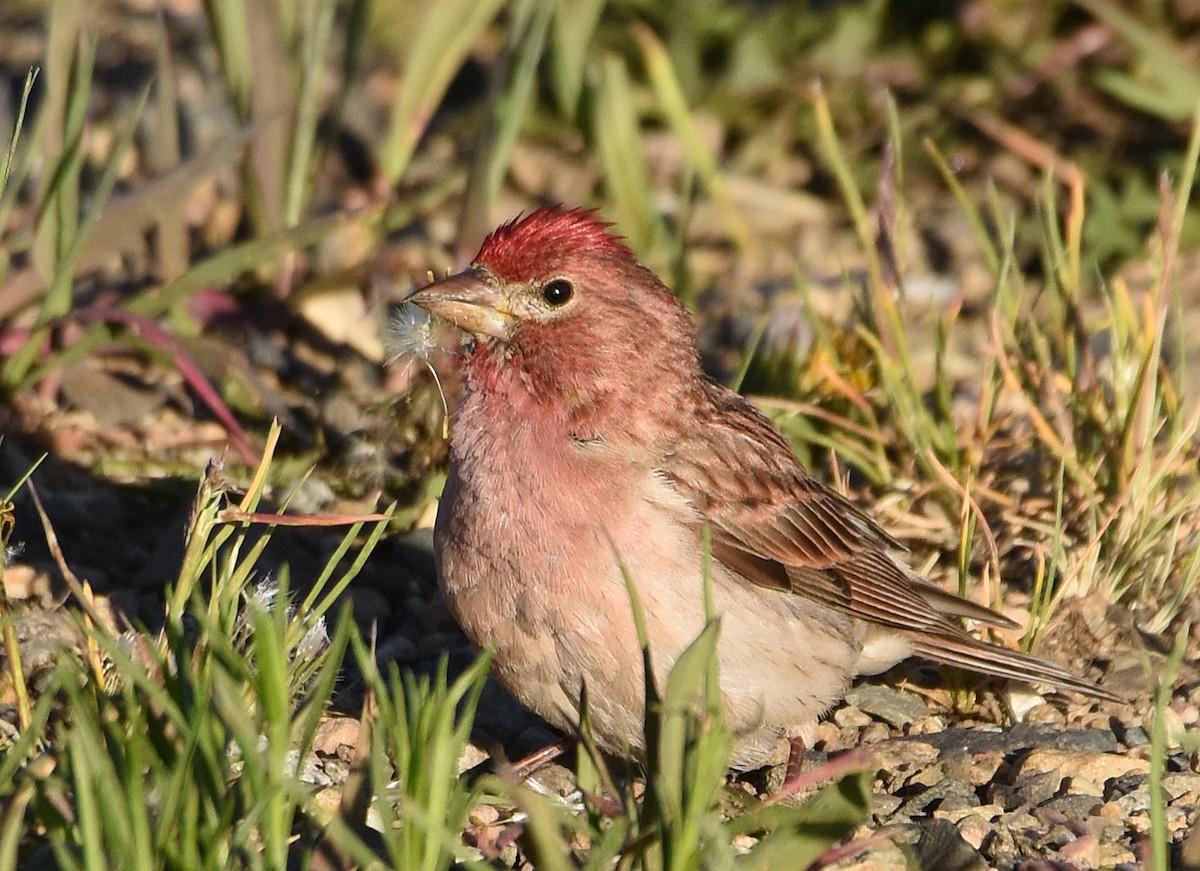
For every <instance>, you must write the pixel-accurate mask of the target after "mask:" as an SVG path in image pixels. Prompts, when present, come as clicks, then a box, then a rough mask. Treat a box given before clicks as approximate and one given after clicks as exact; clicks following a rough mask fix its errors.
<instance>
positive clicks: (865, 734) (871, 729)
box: [859, 723, 892, 744]
mask: <svg viewBox="0 0 1200 871" xmlns="http://www.w3.org/2000/svg"><path fill="white" fill-rule="evenodd" d="M891 737H892V733H891V730H890V729H888V727H887V726H886V725H885V724H883V723H872V724H871V725H869V726H867V727H866V728H865V729H863V730H862V734H861V735H860V736H859V740H860V741H861V742H862V743H863V744H882V743H883V742H884V741H887V740H888V739H889V738H891Z"/></svg>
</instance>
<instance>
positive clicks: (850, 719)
mask: <svg viewBox="0 0 1200 871" xmlns="http://www.w3.org/2000/svg"><path fill="white" fill-rule="evenodd" d="M833 721H834V722H835V723H837V724H838V725H839V726H841V727H842V728H843V729H861V728H863V727H864V726H869V725H871V718H870V717H869V716H867V715H866V714H864V713H863V712H862V711H860V710H859V709H858V708H855V707H853V706H851V705H845V706H843V707H840V708H838V709H837V710H836V711H834V712H833Z"/></svg>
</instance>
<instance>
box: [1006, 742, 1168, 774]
mask: <svg viewBox="0 0 1200 871" xmlns="http://www.w3.org/2000/svg"><path fill="white" fill-rule="evenodd" d="M1018 770H1019V771H1021V772H1025V771H1058V772H1059V773H1060V775H1061V776H1062V777H1080V778H1083V779H1085V780H1090V781H1092V782H1093V783H1105V782H1107V781H1108V780H1110V779H1111V778H1114V777H1120V776H1121V775H1122V774H1128V773H1130V772H1138V773H1145V772H1147V771H1149V770H1150V763H1149V762H1147V761H1146V760H1144V759H1135V758H1131V757H1129V756H1120V755H1118V754H1116V753H1086V752H1065V751H1062V750H1049V749H1046V748H1041V747H1039V748H1038V749H1036V750H1031V751H1030V752H1029V753H1028V754H1026V756H1025V758H1024V759H1022V760H1021V761H1020V763H1019V766H1018Z"/></svg>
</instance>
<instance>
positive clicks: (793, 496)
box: [660, 383, 1011, 633]
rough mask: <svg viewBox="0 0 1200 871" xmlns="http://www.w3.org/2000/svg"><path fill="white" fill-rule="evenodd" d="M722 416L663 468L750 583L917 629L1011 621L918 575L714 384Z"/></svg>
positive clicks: (886, 539) (870, 524)
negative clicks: (960, 619) (966, 620)
mask: <svg viewBox="0 0 1200 871" xmlns="http://www.w3.org/2000/svg"><path fill="white" fill-rule="evenodd" d="M709 394H710V395H709V399H710V401H711V402H712V403H713V409H712V410H713V413H711V414H709V415H706V416H705V420H704V425H703V426H702V427H700V428H699V430H698V431H696V432H693V433H687V434H684V435H683V436H682V437H681V438H679V439H678V440H677V442H676V443H675V445H674V449H673V450H672V451H671V453H670V454H669V455H668V456H667V457H666V458H665V461H664V462H663V464H662V468H661V469H660V472H661V473H662V474H663V475H665V476H666V477H667V478H668V480H670V481H671V482H672V483H673V485H674V486H675V487H676V488H677V489H678V490H679V491H680V492H681V493H682V494H683V495H684V496H686V498H687V499H688V500H689V502H690V503H691V504H692V505H693V506H694V507H695V509H696V510H697V511H698V512H699V514H700V515H701V516H702V517H703V518H704V519H705V520H706V521H707V522H708V523H709V525H710V527H711V533H712V551H713V558H714V559H716V560H718V561H719V562H721V563H723V564H724V565H726V566H727V567H729V568H731V569H733V570H734V571H736V572H737V573H738V574H740V575H742V576H743V577H745V578H746V579H747V580H750V581H753V582H754V583H757V584H761V585H763V586H767V587H773V588H776V589H780V590H787V591H790V592H793V593H796V594H798V595H801V596H805V597H807V598H809V599H812V600H813V601H815V602H818V603H820V604H822V605H825V606H827V607H830V608H835V609H837V610H839V611H843V612H845V613H848V614H850V615H852V616H854V617H858V618H860V619H863V620H868V621H871V622H873V623H879V624H883V625H886V626H891V627H894V628H896V629H903V630H910V631H914V632H944V631H951V632H954V633H958V632H961V629H959V627H958V626H957V624H955V623H954V622H953V621H952V620H951V619H950V618H951V617H954V616H969V617H972V618H974V619H979V620H983V621H985V622H988V623H992V624H996V625H1011V621H1009V620H1008V619H1007V618H1005V617H1002V616H1001V615H999V614H997V613H995V612H994V611H991V610H989V609H987V608H983V607H982V606H979V605H975V604H974V603H971V602H968V601H967V600H965V599H960V598H959V597H957V596H952V595H951V594H949V593H945V592H943V591H941V590H939V589H937V588H935V587H933V586H932V585H931V584H929V583H928V582H925V581H923V580H920V579H918V578H917V577H916V576H915V575H914V574H913V573H912V572H911V571H909V570H908V569H906V568H905V567H904V566H902V565H901V564H900V563H899V562H897V561H896V560H895V559H894V558H893V557H892V555H891V551H892V550H893V549H894V548H898V547H900V545H899V544H898V543H897V542H896V541H895V540H894V539H893V538H892V537H891V536H889V535H888V534H887V532H885V531H884V530H883V529H882V528H881V527H880V526H879V525H878V524H877V523H875V521H873V520H872V519H871V518H869V517H868V516H867V515H866V514H864V513H863V512H862V511H860V510H859V509H858V508H857V507H855V506H854V505H853V504H852V503H851V502H850V501H848V500H847V499H846V498H845V497H843V496H842V495H841V494H839V493H837V492H835V491H834V490H831V489H830V488H828V487H826V486H825V485H824V484H821V483H820V482H819V481H816V480H814V479H813V478H811V477H809V476H808V475H807V474H806V473H805V472H804V470H803V469H802V468H801V466H800V464H799V462H798V461H797V460H796V458H795V455H794V454H793V453H792V448H791V446H790V445H789V444H788V443H787V441H786V440H785V439H784V438H783V436H782V435H781V434H780V432H779V430H778V429H777V428H776V427H775V425H774V424H773V423H771V421H770V420H768V419H767V418H766V417H764V416H763V415H762V414H761V413H760V412H759V411H758V410H757V409H755V408H754V407H753V406H751V405H750V404H749V403H748V402H746V401H745V400H744V399H742V397H740V396H738V395H737V394H735V393H733V392H732V391H729V390H726V389H725V388H723V387H720V386H719V385H716V384H715V383H714V384H712V385H711V386H710V387H709Z"/></svg>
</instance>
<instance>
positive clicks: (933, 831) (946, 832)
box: [916, 820, 988, 871]
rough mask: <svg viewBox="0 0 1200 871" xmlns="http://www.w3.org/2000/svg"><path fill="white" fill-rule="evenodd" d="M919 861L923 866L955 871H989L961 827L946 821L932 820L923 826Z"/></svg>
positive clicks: (931, 870) (917, 845)
mask: <svg viewBox="0 0 1200 871" xmlns="http://www.w3.org/2000/svg"><path fill="white" fill-rule="evenodd" d="M916 854H917V862H918V864H919V866H920V867H921V868H922V869H923V871H924V869H929V871H935V869H938V871H940V869H946V868H953V869H955V871H987V867H988V863H987V861H986V860H985V859H984V858H983V856H982V855H981V854H980V852H979V851H978V850H977V849H975V847H973V846H972V845H971V844H969V843H967V841H966V840H964V839H963V836H962V835H961V834H960V833H959V831H958V828H957V827H956V826H955V825H954V824H953V823H951V822H948V821H946V820H933V821H932V822H930V823H929V824H928V825H925V826H923V827H922V829H921V836H920V838H918V839H917V844H916Z"/></svg>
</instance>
